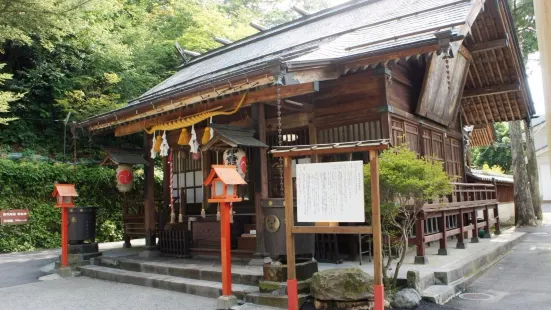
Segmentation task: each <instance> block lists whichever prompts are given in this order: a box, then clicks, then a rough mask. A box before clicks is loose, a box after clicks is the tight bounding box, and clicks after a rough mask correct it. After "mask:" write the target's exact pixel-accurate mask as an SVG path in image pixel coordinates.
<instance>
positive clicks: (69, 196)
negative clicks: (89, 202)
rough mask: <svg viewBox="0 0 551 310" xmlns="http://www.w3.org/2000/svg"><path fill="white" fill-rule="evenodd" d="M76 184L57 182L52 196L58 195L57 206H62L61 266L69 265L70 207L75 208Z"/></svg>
mask: <svg viewBox="0 0 551 310" xmlns="http://www.w3.org/2000/svg"><path fill="white" fill-rule="evenodd" d="M77 196H78V194H77V191H76V190H75V185H74V184H56V185H55V186H54V191H53V193H52V197H56V205H55V207H56V208H61V267H67V266H68V265H69V246H68V244H69V232H68V228H69V208H74V207H75V205H74V203H73V197H77Z"/></svg>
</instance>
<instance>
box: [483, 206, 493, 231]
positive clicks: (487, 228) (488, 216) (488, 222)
mask: <svg viewBox="0 0 551 310" xmlns="http://www.w3.org/2000/svg"><path fill="white" fill-rule="evenodd" d="M484 222H486V229H484V238H491V235H490V211H489V210H488V205H486V206H485V207H484Z"/></svg>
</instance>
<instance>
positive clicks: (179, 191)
mask: <svg viewBox="0 0 551 310" xmlns="http://www.w3.org/2000/svg"><path fill="white" fill-rule="evenodd" d="M181 154H182V153H181V152H180V151H178V161H177V163H178V168H177V169H176V170H177V171H178V174H177V176H178V177H177V178H176V182H177V183H176V184H177V185H176V186H177V187H178V202H179V203H180V212H178V223H182V222H183V221H184V208H183V207H182V200H183V199H184V198H183V197H182V189H181V186H180V173H181V172H182V160H181V159H180V158H181Z"/></svg>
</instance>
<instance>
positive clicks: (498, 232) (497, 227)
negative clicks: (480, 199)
mask: <svg viewBox="0 0 551 310" xmlns="http://www.w3.org/2000/svg"><path fill="white" fill-rule="evenodd" d="M493 209H494V219H495V220H496V222H495V224H494V225H495V226H494V234H496V235H501V228H500V223H499V204H496V205H495V206H494V208H493Z"/></svg>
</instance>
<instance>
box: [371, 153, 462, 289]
mask: <svg viewBox="0 0 551 310" xmlns="http://www.w3.org/2000/svg"><path fill="white" fill-rule="evenodd" d="M379 173H380V175H379V182H380V198H381V221H382V229H383V235H385V236H386V237H387V238H389V240H391V249H388V250H389V251H395V252H396V258H397V262H396V266H395V268H394V274H393V275H392V276H389V274H388V272H389V270H390V268H391V267H392V263H393V261H394V260H395V257H393V256H392V255H388V256H387V257H386V262H385V263H384V266H383V277H384V281H385V286H386V287H387V288H391V287H396V282H397V279H398V274H399V271H400V267H401V266H402V264H403V262H404V258H405V256H406V252H407V248H408V237H410V236H411V233H412V230H413V228H414V226H415V221H416V219H417V215H418V214H419V212H420V211H421V210H422V208H423V205H424V204H425V202H427V201H439V199H440V197H442V196H444V195H447V194H449V193H451V190H452V186H451V183H450V181H451V180H450V178H449V177H448V175H447V174H446V172H444V169H443V166H442V163H441V162H440V161H437V160H433V159H430V158H419V157H418V156H417V154H416V153H415V152H413V151H411V150H410V149H408V148H407V145H406V144H402V145H400V146H396V147H393V148H391V149H389V150H386V151H384V152H383V153H382V154H381V156H380V163H379ZM364 176H365V181H364V184H365V187H366V189H365V193H366V203H365V206H366V213H367V214H369V215H370V214H371V168H370V164H367V165H365V169H364ZM369 217H371V216H369Z"/></svg>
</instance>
